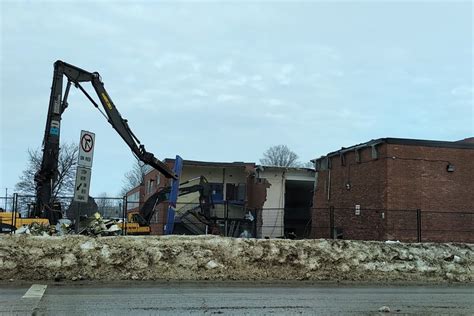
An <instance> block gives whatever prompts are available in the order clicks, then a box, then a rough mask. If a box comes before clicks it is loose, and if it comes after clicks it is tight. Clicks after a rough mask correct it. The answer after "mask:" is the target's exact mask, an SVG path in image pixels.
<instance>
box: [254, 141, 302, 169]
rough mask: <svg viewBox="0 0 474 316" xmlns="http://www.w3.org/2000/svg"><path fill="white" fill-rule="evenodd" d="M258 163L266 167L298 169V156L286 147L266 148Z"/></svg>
mask: <svg viewBox="0 0 474 316" xmlns="http://www.w3.org/2000/svg"><path fill="white" fill-rule="evenodd" d="M260 163H261V164H262V165H266V166H278V167H299V166H300V163H299V162H298V155H297V154H295V153H294V152H293V151H291V150H290V149H289V148H288V146H286V145H276V146H272V147H270V148H268V149H267V150H266V151H265V152H264V153H263V158H262V159H260Z"/></svg>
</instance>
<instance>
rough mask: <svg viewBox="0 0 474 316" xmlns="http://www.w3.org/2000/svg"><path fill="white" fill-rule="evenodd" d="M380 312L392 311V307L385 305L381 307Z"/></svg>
mask: <svg viewBox="0 0 474 316" xmlns="http://www.w3.org/2000/svg"><path fill="white" fill-rule="evenodd" d="M379 312H381V313H390V307H388V306H385V305H384V306H382V307H380V308H379Z"/></svg>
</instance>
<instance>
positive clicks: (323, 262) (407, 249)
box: [0, 236, 474, 283]
mask: <svg viewBox="0 0 474 316" xmlns="http://www.w3.org/2000/svg"><path fill="white" fill-rule="evenodd" d="M473 250H474V245H473V244H454V243H450V244H435V243H422V244H404V243H383V242H364V241H347V240H324V239H316V240H299V241H296V240H275V239H272V240H255V239H236V238H221V237H214V236H201V237H184V236H169V237H154V236H144V237H131V236H126V237H123V236H120V237H101V238H91V237H86V236H64V237H34V236H2V237H0V271H1V273H0V279H4V280H8V279H15V280H19V279H23V280H35V279H43V280H52V279H69V280H76V279H90V280H130V279H131V280H137V279H139V280H155V279H169V280H331V281H337V280H341V281H342V280H345V281H368V282H380V281H382V282H385V281H417V282H440V281H452V282H464V283H470V282H473V281H474V271H473V269H474V268H473V267H474V264H473V261H474V256H473Z"/></svg>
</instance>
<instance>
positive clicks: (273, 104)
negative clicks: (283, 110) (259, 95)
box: [262, 99, 284, 107]
mask: <svg viewBox="0 0 474 316" xmlns="http://www.w3.org/2000/svg"><path fill="white" fill-rule="evenodd" d="M262 102H263V103H264V104H265V105H268V106H269V107H278V106H281V105H283V104H284V102H283V101H282V100H279V99H262Z"/></svg>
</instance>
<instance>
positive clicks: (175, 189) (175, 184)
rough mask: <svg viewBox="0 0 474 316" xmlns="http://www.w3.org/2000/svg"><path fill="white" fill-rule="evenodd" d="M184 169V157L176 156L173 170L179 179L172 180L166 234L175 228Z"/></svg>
mask: <svg viewBox="0 0 474 316" xmlns="http://www.w3.org/2000/svg"><path fill="white" fill-rule="evenodd" d="M182 170H183V158H181V157H180V156H178V155H177V156H176V160H175V161H174V168H173V171H174V173H175V174H177V175H178V179H173V180H172V182H171V192H170V196H169V206H168V216H167V221H166V225H165V231H164V234H165V235H170V234H172V233H173V228H174V216H175V212H176V203H177V202H178V193H179V181H180V179H181V171H182Z"/></svg>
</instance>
